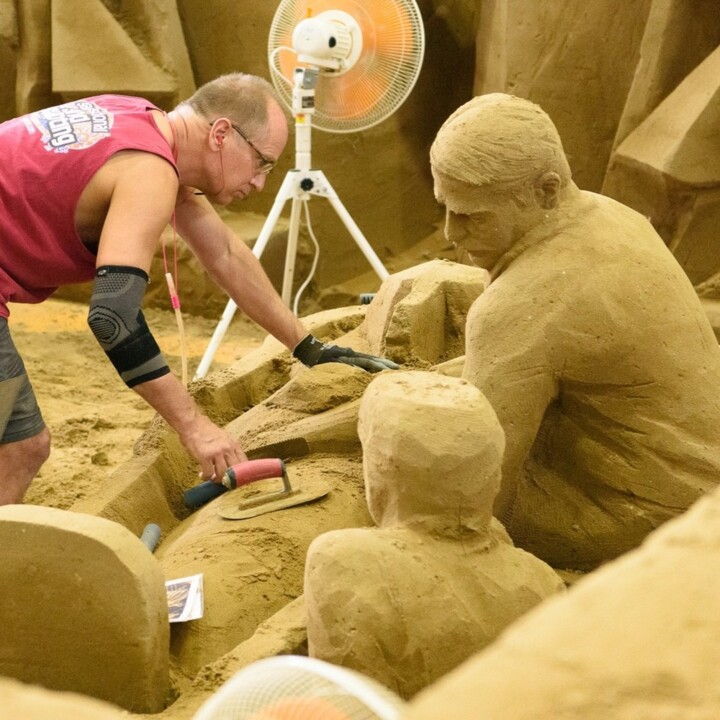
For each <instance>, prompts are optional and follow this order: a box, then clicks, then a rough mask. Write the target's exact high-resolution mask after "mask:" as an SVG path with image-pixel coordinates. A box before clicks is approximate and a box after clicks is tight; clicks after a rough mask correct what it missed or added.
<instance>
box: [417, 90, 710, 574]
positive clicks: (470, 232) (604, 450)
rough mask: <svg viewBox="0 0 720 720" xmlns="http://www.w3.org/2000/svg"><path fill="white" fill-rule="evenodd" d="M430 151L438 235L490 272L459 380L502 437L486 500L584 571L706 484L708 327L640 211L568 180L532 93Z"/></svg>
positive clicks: (539, 549) (531, 538)
mask: <svg viewBox="0 0 720 720" xmlns="http://www.w3.org/2000/svg"><path fill="white" fill-rule="evenodd" d="M431 160H432V165H433V173H434V177H435V183H436V185H435V187H436V194H437V197H438V199H439V200H440V202H442V203H444V204H445V205H446V208H447V224H446V234H447V235H448V239H450V240H453V241H455V242H457V243H458V244H459V245H461V246H463V247H464V248H465V249H466V250H468V252H469V253H470V256H471V257H472V258H473V260H474V262H476V263H477V264H480V265H482V266H484V267H486V268H487V269H488V270H490V273H491V282H490V284H489V286H488V288H487V289H486V291H485V292H484V293H483V294H482V295H481V296H480V297H479V298H478V300H477V301H476V303H475V304H474V305H473V307H472V309H471V311H470V314H469V316H468V324H467V336H466V345H467V353H466V362H465V369H464V377H465V378H467V379H468V380H470V381H471V382H473V383H474V384H475V385H477V386H478V387H479V388H480V389H481V390H482V391H483V392H484V393H485V394H486V395H487V397H488V399H489V400H490V402H491V404H492V406H493V408H494V409H495V411H496V412H497V414H498V418H499V419H500V422H501V424H502V426H503V428H504V429H505V433H506V439H507V445H506V451H505V459H504V463H503V486H502V489H501V491H500V494H499V496H498V501H497V503H496V513H497V515H498V517H499V518H500V519H501V520H502V521H503V522H504V523H505V525H506V527H507V529H508V532H509V533H510V535H511V536H512V537H513V539H514V540H515V542H516V543H517V544H518V545H520V546H521V547H524V548H526V549H528V550H530V551H531V552H533V553H534V554H536V555H538V556H539V557H541V558H543V559H544V560H546V561H547V562H549V563H550V564H551V565H553V567H557V568H573V569H590V568H592V567H595V566H596V565H597V564H599V563H601V562H603V561H605V560H608V559H610V558H613V557H616V556H618V555H620V554H621V553H623V552H625V551H627V550H629V549H631V548H633V547H635V546H637V545H638V544H639V542H640V541H641V540H642V538H643V537H644V536H645V535H647V534H648V532H650V531H651V530H652V529H654V528H656V527H658V526H659V525H660V524H661V523H662V522H664V521H665V520H667V519H669V518H671V517H673V516H675V515H678V514H679V513H681V512H683V511H684V510H685V509H687V508H688V507H689V506H690V505H691V504H692V503H693V502H694V501H695V500H697V499H698V498H699V497H700V496H701V495H702V494H703V493H704V492H706V491H708V490H710V489H712V488H714V487H716V485H717V483H718V479H719V478H720V441H719V440H718V436H717V427H718V423H719V422H720V349H719V348H718V344H717V341H716V340H715V336H714V334H713V331H712V328H711V326H710V323H709V321H708V319H707V317H706V316H705V314H704V312H703V310H702V307H701V305H700V302H699V300H698V298H697V295H696V293H695V292H694V290H693V287H692V285H691V284H690V282H689V280H688V278H687V276H686V275H685V274H684V272H683V271H682V269H681V268H680V266H679V265H678V263H677V262H676V260H675V259H674V258H673V256H672V255H671V253H670V252H669V251H668V249H667V248H666V247H665V245H664V244H663V242H662V241H661V239H660V238H659V237H658V236H657V234H656V233H655V232H654V231H653V229H652V227H651V225H650V224H649V223H648V222H647V220H645V218H643V217H641V216H640V215H638V214H637V213H635V212H634V211H632V210H630V209H629V208H627V207H625V206H623V205H620V204H619V203H617V202H615V201H613V200H611V199H609V198H606V197H602V196H598V195H595V194H593V193H588V192H586V191H581V190H579V189H578V188H577V186H576V185H575V184H574V183H573V181H572V179H571V177H570V171H569V167H568V165H567V162H566V160H565V157H564V154H563V150H562V146H561V143H560V139H559V137H558V135H557V132H556V130H555V128H554V126H553V124H552V122H551V121H550V119H549V118H548V117H547V115H546V114H545V113H544V112H543V111H542V110H541V109H540V108H539V107H537V106H535V105H534V104H533V103H530V102H529V101H527V100H523V99H520V98H514V97H512V96H509V95H504V94H501V93H498V94H491V95H487V96H480V97H478V98H475V99H474V100H472V101H470V102H469V103H467V104H466V105H464V106H462V107H461V108H460V109H459V110H458V111H457V112H456V113H454V114H453V115H452V116H451V117H450V118H449V120H448V121H447V123H446V124H445V125H444V126H443V128H442V129H441V130H440V132H439V133H438V137H437V139H436V142H435V144H434V145H433V149H432V151H431Z"/></svg>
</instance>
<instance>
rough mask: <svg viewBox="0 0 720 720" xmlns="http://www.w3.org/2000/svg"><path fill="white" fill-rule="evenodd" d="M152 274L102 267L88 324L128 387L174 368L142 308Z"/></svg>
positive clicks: (96, 283) (128, 269)
mask: <svg viewBox="0 0 720 720" xmlns="http://www.w3.org/2000/svg"><path fill="white" fill-rule="evenodd" d="M148 279H149V278H148V276H147V274H146V273H145V272H144V271H143V270H140V268H135V267H125V266H122V265H103V266H102V267H100V268H98V271H97V273H96V275H95V284H94V285H93V293H92V298H91V300H90V312H89V313H88V325H89V326H90V329H91V330H92V332H93V335H95V337H96V338H97V340H98V342H99V343H100V346H101V347H102V349H103V350H104V351H105V352H106V353H107V356H108V358H110V362H111V363H112V364H113V366H114V367H115V369H116V370H117V371H118V373H119V374H120V377H121V378H122V379H123V381H124V382H125V384H126V385H127V386H128V387H134V386H135V385H139V384H140V383H144V382H147V381H148V380H154V379H155V378H159V377H161V376H163V375H166V374H167V373H169V372H170V368H169V367H168V366H167V363H166V362H165V358H164V357H163V356H162V353H161V352H160V348H159V347H158V344H157V343H156V342H155V338H154V337H153V336H152V334H151V332H150V329H149V328H148V326H147V323H146V322H145V317H144V316H143V314H142V310H140V305H141V303H142V299H143V295H144V294H145V289H146V288H147V284H148Z"/></svg>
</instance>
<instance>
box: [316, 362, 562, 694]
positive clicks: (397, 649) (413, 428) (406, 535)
mask: <svg viewBox="0 0 720 720" xmlns="http://www.w3.org/2000/svg"><path fill="white" fill-rule="evenodd" d="M359 433H360V439H361V441H362V446H363V466H364V474H365V489H366V497H367V503H368V507H369V509H370V514H371V516H372V518H373V520H374V521H375V524H376V525H377V527H376V528H367V529H348V530H336V531H334V532H330V533H326V534H324V535H321V536H320V537H318V538H317V539H315V540H314V541H313V543H312V545H311V546H310V550H309V552H308V557H307V562H306V569H305V602H306V606H307V610H308V644H309V651H310V655H311V656H312V657H316V658H319V659H321V660H325V661H327V662H331V663H333V664H335V665H341V666H343V667H348V668H351V669H353V670H356V671H359V672H362V673H363V674H365V675H368V676H370V677H373V678H375V679H376V680H378V681H380V682H381V683H382V684H383V685H385V686H386V687H389V688H390V689H392V690H394V691H395V692H397V693H398V694H399V695H401V696H402V697H405V698H409V697H411V696H413V695H414V694H415V693H417V692H418V691H419V690H421V689H422V688H423V687H425V686H427V685H429V684H430V683H432V682H434V681H435V680H437V679H439V678H440V677H442V676H443V675H444V674H445V673H447V672H448V671H449V670H451V669H453V668H454V667H456V666H457V665H459V664H460V663H461V662H462V661H463V660H465V659H467V658H468V657H470V655H471V654H473V653H474V652H477V651H478V650H480V649H482V648H484V647H485V646H487V645H488V644H490V643H491V642H492V641H493V640H494V639H495V638H496V637H497V635H499V634H500V632H501V631H502V630H503V629H504V628H505V627H507V626H508V625H510V623H512V622H513V621H514V620H516V619H517V618H518V617H520V616H521V615H523V614H524V613H525V612H527V611H528V610H529V609H530V608H531V607H533V606H534V605H536V604H537V603H539V602H540V601H542V600H543V599H544V598H546V597H548V596H550V595H552V594H553V593H555V592H559V591H560V590H562V589H563V587H564V585H563V583H562V581H561V580H560V578H559V577H558V575H557V574H556V573H555V572H554V571H553V570H552V569H551V568H550V567H548V566H547V565H546V564H545V563H543V562H542V561H540V560H538V559H537V558H535V557H533V556H532V555H530V553H527V552H525V551H523V550H520V549H518V548H514V547H513V545H512V542H511V541H510V538H509V537H508V536H507V533H506V532H505V530H504V528H503V527H502V526H501V525H500V523H498V522H497V520H495V519H494V518H493V517H492V504H493V500H494V498H495V495H496V494H497V491H498V489H499V487H500V465H501V462H502V453H503V446H504V436H503V431H502V428H501V427H500V424H499V423H498V421H497V418H496V416H495V413H494V412H493V410H492V408H491V407H490V404H489V403H488V402H487V400H486V399H485V398H484V397H483V396H482V394H481V393H480V391H479V390H477V388H475V387H474V386H473V385H471V384H470V383H468V382H467V381H465V380H460V379H456V378H448V377H443V376H442V375H439V374H437V373H429V372H419V371H416V372H395V373H385V374H383V375H382V376H381V377H378V378H377V379H376V380H374V381H373V382H372V383H371V384H370V386H369V387H368V389H367V391H366V392H365V394H364V395H363V399H362V402H361V406H360V422H359Z"/></svg>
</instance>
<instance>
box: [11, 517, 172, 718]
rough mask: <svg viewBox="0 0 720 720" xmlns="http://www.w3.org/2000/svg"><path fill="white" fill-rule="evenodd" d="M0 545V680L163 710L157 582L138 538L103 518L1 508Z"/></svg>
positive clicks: (161, 603) (163, 606)
mask: <svg viewBox="0 0 720 720" xmlns="http://www.w3.org/2000/svg"><path fill="white" fill-rule="evenodd" d="M0 547H2V548H3V560H2V563H0V575H1V577H0V596H1V597H0V625H1V626H2V642H0V674H2V675H7V676H9V677H14V678H17V679H18V680H22V681H24V682H27V683H36V684H40V685H43V686H44V687H47V688H52V689H55V690H71V691H74V692H78V693H83V694H85V695H89V696H91V697H95V698H99V699H101V700H106V701H108V702H112V703H114V704H116V705H118V706H120V707H123V708H126V709H127V710H132V711H134V712H159V711H160V710H162V709H163V707H165V703H166V701H167V696H168V691H169V655H168V634H169V633H168V623H167V614H168V610H167V599H166V593H165V583H164V578H163V575H162V572H161V570H160V566H159V565H158V563H157V561H156V560H155V559H154V558H153V557H152V555H151V554H150V553H149V552H148V550H147V549H146V547H145V546H144V545H143V544H142V543H141V542H140V540H139V539H138V538H137V537H135V536H133V535H132V534H131V533H130V532H129V531H128V530H126V529H125V528H123V527H122V526H120V525H118V524H117V523H113V522H110V521H108V520H105V519H103V518H96V517H92V516H90V515H83V514H80V513H71V512H67V511H64V510H55V509H54V508H43V507H32V506H30V505H27V506H26V505H7V506H3V507H2V508H0Z"/></svg>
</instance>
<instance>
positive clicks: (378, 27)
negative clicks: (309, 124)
mask: <svg viewBox="0 0 720 720" xmlns="http://www.w3.org/2000/svg"><path fill="white" fill-rule="evenodd" d="M424 51H425V34H424V29H423V23H422V16H421V15H420V11H419V9H418V7H417V5H416V3H415V0H282V1H281V2H280V5H279V6H278V8H277V10H276V11H275V16H274V18H273V21H272V25H271V27H270V35H269V38H268V55H269V63H270V69H271V71H272V79H273V83H274V85H275V87H276V88H277V90H278V92H279V93H280V96H281V97H282V98H283V100H284V102H285V103H286V105H287V106H288V108H291V109H293V104H292V91H293V75H294V72H295V69H296V68H297V67H306V68H314V69H316V70H317V71H318V74H319V75H318V80H317V88H316V92H315V108H314V113H313V125H314V126H316V127H317V128H319V129H321V130H326V131H328V132H338V133H342V132H355V131H358V130H364V129H366V128H369V127H372V126H373V125H376V124H377V123H379V122H382V121H383V120H384V119H385V118H387V117H388V116H389V115H391V114H392V113H393V112H394V111H395V110H396V109H397V108H398V107H399V106H400V105H401V104H402V103H403V102H404V101H405V99H406V98H407V96H408V95H409V94H410V92H411V90H412V89H413V87H414V85H415V82H416V80H417V78H418V75H419V74H420V68H421V66H422V59H423V55H424Z"/></svg>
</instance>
